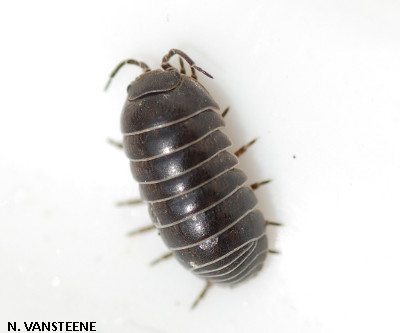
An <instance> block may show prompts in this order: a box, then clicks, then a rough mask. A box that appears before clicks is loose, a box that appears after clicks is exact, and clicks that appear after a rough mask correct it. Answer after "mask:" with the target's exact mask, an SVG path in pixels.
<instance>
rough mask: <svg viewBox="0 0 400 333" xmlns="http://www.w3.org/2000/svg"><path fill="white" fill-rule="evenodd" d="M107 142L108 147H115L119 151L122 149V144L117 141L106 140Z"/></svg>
mask: <svg viewBox="0 0 400 333" xmlns="http://www.w3.org/2000/svg"><path fill="white" fill-rule="evenodd" d="M107 142H108V143H109V144H110V145H113V146H114V147H116V148H119V149H122V148H123V145H122V142H118V141H115V140H113V139H110V138H107Z"/></svg>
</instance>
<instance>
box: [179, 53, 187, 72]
mask: <svg viewBox="0 0 400 333" xmlns="http://www.w3.org/2000/svg"><path fill="white" fill-rule="evenodd" d="M179 66H181V74H186V70H185V65H184V64H183V59H182V58H181V57H179Z"/></svg>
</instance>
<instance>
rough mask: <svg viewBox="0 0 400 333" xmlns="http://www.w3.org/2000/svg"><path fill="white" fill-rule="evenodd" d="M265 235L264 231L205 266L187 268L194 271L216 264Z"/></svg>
mask: <svg viewBox="0 0 400 333" xmlns="http://www.w3.org/2000/svg"><path fill="white" fill-rule="evenodd" d="M265 235H266V232H265V231H264V232H263V233H262V234H261V235H260V236H257V237H254V238H252V239H249V240H248V241H247V242H244V243H243V244H241V245H239V246H238V247H236V248H234V249H233V250H231V251H229V252H228V253H226V254H224V255H223V256H221V257H219V258H218V259H215V260H212V261H209V262H206V263H205V264H201V265H195V264H194V266H192V268H188V269H189V270H190V271H194V270H195V269H198V268H203V267H206V266H208V265H211V264H214V263H216V262H218V261H220V260H222V259H224V258H226V257H228V256H230V255H231V254H232V253H233V252H236V251H238V250H240V249H241V248H242V247H244V246H246V245H247V244H250V243H252V242H254V241H256V240H259V239H261V238H262V237H263V236H265Z"/></svg>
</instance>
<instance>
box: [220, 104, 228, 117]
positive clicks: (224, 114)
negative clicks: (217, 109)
mask: <svg viewBox="0 0 400 333" xmlns="http://www.w3.org/2000/svg"><path fill="white" fill-rule="evenodd" d="M228 111H229V106H228V107H227V108H226V109H225V110H224V112H222V113H221V117H222V118H224V117H225V116H226V114H227V113H228Z"/></svg>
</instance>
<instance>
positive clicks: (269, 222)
mask: <svg viewBox="0 0 400 333" xmlns="http://www.w3.org/2000/svg"><path fill="white" fill-rule="evenodd" d="M269 225H274V226H276V227H280V226H282V225H283V224H282V223H278V222H272V221H265V226H266V227H268V226H269Z"/></svg>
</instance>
